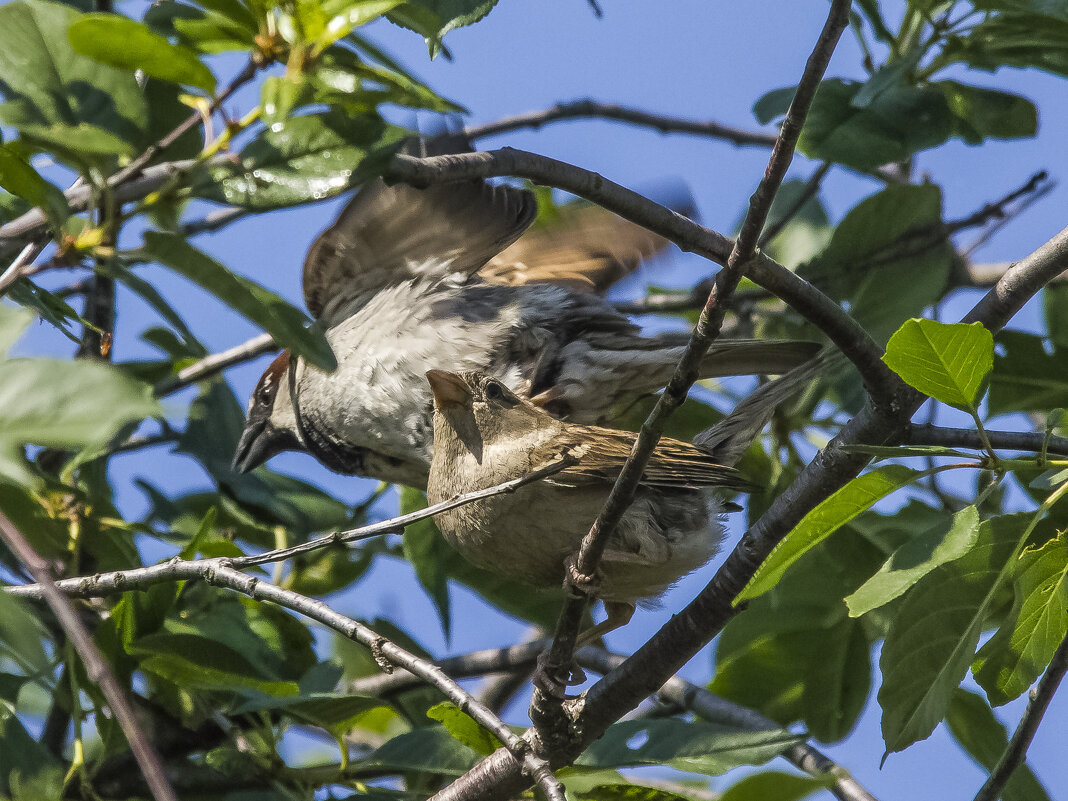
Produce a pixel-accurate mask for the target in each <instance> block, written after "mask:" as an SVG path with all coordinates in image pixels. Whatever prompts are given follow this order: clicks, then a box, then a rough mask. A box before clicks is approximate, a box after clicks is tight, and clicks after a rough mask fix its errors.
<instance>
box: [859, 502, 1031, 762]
mask: <svg viewBox="0 0 1068 801" xmlns="http://www.w3.org/2000/svg"><path fill="white" fill-rule="evenodd" d="M1030 517H1031V516H1030V515H1002V516H1001V517H995V518H991V519H990V520H986V521H984V522H983V523H982V524H981V525H980V527H979V540H978V542H977V544H976V545H975V547H974V548H972V550H971V551H969V552H968V553H967V554H965V555H964V556H962V557H961V558H960V559H957V560H956V561H954V562H949V563H947V564H944V565H940V566H938V567H936V568H935V569H934V570H932V571H931V572H930V573H929V574H928V575H927V576H926V577H925V578H924V579H923V580H922V581H921V582H919V583H918V584H917V585H916V586H915V587H913V588H912V590H911V592H909V594H908V595H906V596H905V600H904V602H903V603H902V604H901V606H900V607H899V608H898V610H897V614H896V615H895V616H894V618H893V620H892V622H891V624H890V630H889V631H888V632H887V635H886V643H885V645H884V646H883V651H882V658H881V660H880V667H881V669H882V673H883V685H882V687H881V688H880V690H879V704H880V705H881V706H882V708H883V720H882V729H883V740H884V741H885V743H886V753H887V754H889V753H891V752H893V751H901V750H903V749H905V748H907V747H908V746H909V745H911V744H912V743H914V742H916V741H917V740H922V739H925V738H926V737H928V736H929V735H930V734H931V732H932V731H934V728H935V726H937V725H938V722H939V721H941V720H942V718H943V717H944V716H945V714H946V710H947V709H948V707H949V702H950V699H951V698H952V697H953V693H954V691H955V690H956V689H957V686H958V685H959V684H960V683H961V680H962V679H963V678H964V676H965V674H966V673H967V672H968V666H969V665H970V664H971V662H972V658H973V656H974V655H975V647H976V645H978V643H979V635H980V633H981V632H982V629H983V623H984V621H985V620H986V616H987V613H988V612H989V611H990V609H991V605H992V604H993V601H994V597H995V594H996V592H997V591H998V589H999V588H1000V587H1001V586H1002V585H1003V584H1004V581H1005V578H1006V576H1007V574H1008V572H1009V571H1010V570H1011V567H1012V565H1011V561H1012V560H1013V558H1014V554H1015V553H1016V552H1018V549H1019V548H1021V547H1022V545H1023V542H1024V541H1025V540H1026V538H1027V536H1028V535H1029V534H1030V532H1031V531H1032V530H1033V528H1034V525H1035V524H1036V523H1037V519H1038V518H1037V517H1035V518H1033V519H1032V520H1031V522H1030V524H1028V522H1027V521H1028V519H1029V518H1030ZM884 758H885V757H884Z"/></svg>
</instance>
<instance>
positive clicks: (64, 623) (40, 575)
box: [0, 512, 177, 801]
mask: <svg viewBox="0 0 1068 801" xmlns="http://www.w3.org/2000/svg"><path fill="white" fill-rule="evenodd" d="M0 539H3V541H4V543H5V544H6V545H7V547H8V548H9V549H10V550H11V552H12V553H13V554H15V556H16V557H17V558H18V560H19V561H20V562H21V563H22V564H23V565H24V566H25V567H26V569H27V570H28V571H29V572H30V575H31V576H33V578H34V580H35V581H36V582H37V586H38V587H39V588H40V595H39V596H38V597H40V598H43V599H44V601H45V603H47V604H48V606H49V608H51V610H52V612H53V614H55V616H56V620H58V621H59V625H60V626H61V627H62V629H63V631H64V633H65V634H66V636H67V638H68V639H69V640H70V642H71V643H72V644H73V645H74V649H75V650H76V651H77V652H78V656H80V657H81V659H82V662H83V663H84V665H85V672H86V674H87V675H88V676H89V679H90V681H92V682H93V683H94V684H96V685H97V686H98V687H99V688H100V691H101V692H102V693H103V694H104V697H105V698H106V699H107V702H108V705H109V706H110V707H111V711H112V713H113V714H114V715H115V719H116V721H117V722H118V724H119V727H120V728H121V729H122V732H123V734H124V735H125V736H126V740H127V742H128V743H129V744H130V750H131V751H132V752H133V755H134V757H135V758H136V759H137V764H138V766H139V767H140V768H141V773H142V774H143V775H144V777H145V781H146V782H148V786H149V789H150V790H151V792H152V796H153V797H154V798H155V799H156V801H177V796H176V795H175V793H174V790H173V789H171V786H170V784H168V782H167V779H166V775H165V773H164V771H163V764H162V762H161V761H160V758H159V755H158V754H156V752H155V751H154V750H153V748H152V745H151V744H150V743H149V741H148V738H147V737H146V736H145V733H144V732H143V731H142V730H141V726H140V724H139V723H138V722H137V718H136V716H135V715H134V711H133V708H132V707H131V706H130V703H129V701H127V699H126V695H125V693H124V692H123V690H122V687H121V686H119V683H118V681H116V679H115V676H114V674H113V673H112V672H111V669H110V668H109V667H108V663H107V661H106V660H105V659H104V656H103V654H101V653H100V651H99V650H98V649H97V647H96V644H95V643H94V642H93V638H92V637H91V636H90V635H89V632H88V631H86V629H85V626H83V625H82V622H81V620H80V619H79V618H78V615H77V613H76V612H75V611H74V608H73V607H72V606H71V604H70V601H69V600H68V599H67V598H66V597H64V596H63V594H62V593H61V592H60V590H59V589H58V587H57V586H56V583H55V582H54V581H53V580H52V577H51V576H50V575H49V572H48V563H47V562H45V560H44V559H43V558H41V555H40V554H38V553H37V551H35V550H34V548H33V546H32V545H30V543H29V542H28V541H27V540H26V538H25V537H24V536H23V535H22V532H20V531H19V530H18V528H17V527H16V526H15V524H14V523H12V522H11V521H10V520H9V519H8V518H7V516H6V515H5V514H4V513H3V512H0Z"/></svg>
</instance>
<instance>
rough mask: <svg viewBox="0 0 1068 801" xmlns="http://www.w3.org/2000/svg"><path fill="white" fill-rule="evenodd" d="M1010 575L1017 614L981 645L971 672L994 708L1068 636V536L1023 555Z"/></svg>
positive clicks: (1028, 680) (1019, 689)
mask: <svg viewBox="0 0 1068 801" xmlns="http://www.w3.org/2000/svg"><path fill="white" fill-rule="evenodd" d="M1014 570H1015V594H1016V599H1017V603H1018V605H1019V614H1018V615H1017V616H1016V617H1015V620H1012V619H1010V620H1008V621H1006V623H1005V624H1004V625H1003V626H1002V628H1001V629H1000V630H999V631H998V633H997V634H996V635H995V636H994V637H992V638H991V639H990V640H989V641H987V643H986V645H984V646H983V648H982V649H981V650H980V651H979V655H978V657H977V658H976V660H975V664H974V665H973V666H972V670H973V672H974V673H975V680H976V681H977V682H979V685H980V686H981V687H982V688H983V689H984V690H986V695H987V698H989V699H990V703H991V704H992V705H994V706H1001V705H1002V704H1006V703H1008V702H1009V701H1011V700H1012V699H1014V698H1017V697H1019V696H1020V695H1022V694H1023V693H1024V692H1026V691H1027V689H1028V688H1029V687H1030V686H1031V685H1032V684H1034V682H1035V680H1036V679H1038V677H1039V676H1041V675H1042V673H1043V672H1044V671H1045V669H1046V666H1047V665H1049V663H1050V660H1051V659H1052V658H1053V654H1054V652H1055V651H1056V650H1057V647H1058V646H1059V645H1060V644H1061V641H1062V640H1064V638H1065V636H1066V635H1068V532H1063V531H1062V532H1060V534H1059V535H1058V536H1057V538H1056V539H1053V540H1050V541H1049V542H1047V543H1046V544H1045V545H1043V546H1042V547H1041V548H1038V549H1033V550H1032V549H1029V550H1026V551H1024V552H1023V554H1021V556H1020V559H1019V561H1018V562H1017V563H1016V565H1015V567H1014Z"/></svg>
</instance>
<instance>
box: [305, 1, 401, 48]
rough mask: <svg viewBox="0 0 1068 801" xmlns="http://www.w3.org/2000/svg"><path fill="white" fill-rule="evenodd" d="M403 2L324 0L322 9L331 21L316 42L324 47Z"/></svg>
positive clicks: (318, 35) (320, 46) (317, 36)
mask: <svg viewBox="0 0 1068 801" xmlns="http://www.w3.org/2000/svg"><path fill="white" fill-rule="evenodd" d="M402 2H404V0H324V2H323V4H322V11H323V14H324V16H326V17H327V18H328V20H329V21H328V22H327V23H326V25H325V27H324V30H323V31H322V32H321V33H319V34H317V35H316V37H315V39H316V44H317V45H318V47H319V49H322V48H324V47H326V46H327V45H329V44H332V43H333V42H336V41H337V40H338V39H341V38H343V37H345V36H348V35H349V33H351V32H352V30H353V29H354V28H359V27H362V26H363V25H366V24H367V23H368V22H372V21H374V20H376V19H378V18H379V17H381V16H382V15H383V14H385V13H387V12H389V11H392V10H393V9H394V8H396V7H397V6H399V5H400V4H401V3H402ZM298 8H299V7H298Z"/></svg>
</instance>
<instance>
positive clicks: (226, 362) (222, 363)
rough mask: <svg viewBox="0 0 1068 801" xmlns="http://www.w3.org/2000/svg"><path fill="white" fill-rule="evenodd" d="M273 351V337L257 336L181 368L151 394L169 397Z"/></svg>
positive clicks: (274, 345)
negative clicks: (229, 368)
mask: <svg viewBox="0 0 1068 801" xmlns="http://www.w3.org/2000/svg"><path fill="white" fill-rule="evenodd" d="M273 350H278V346H277V345H276V344H275V342H274V337H272V336H271V335H270V334H259V335H258V336H254V337H253V338H252V339H250V340H248V341H246V342H242V343H241V344H240V345H235V346H234V347H232V348H229V349H228V350H224V351H222V352H221V353H213V354H211V355H210V356H205V357H204V358H203V359H201V360H200V361H198V362H195V363H193V364H191V365H189V366H188V367H184V368H182V369H181V370H179V371H178V372H177V374H175V375H174V376H172V377H171V378H166V379H164V380H163V381H160V382H159V383H158V384H156V386H155V387H154V388H153V392H154V393H155V395H156V397H157V398H162V397H163V396H164V395H170V394H171V393H173V392H177V391H178V390H180V389H183V388H184V387H187V386H189V385H190V384H195V383H196V382H197V381H203V380H204V379H205V378H209V377H211V376H213V375H215V374H216V373H219V372H222V371H223V370H225V369H226V368H227V367H233V366H234V365H235V364H242V363H244V362H247V361H251V360H252V359H255V358H256V357H257V356H260V355H262V354H264V353H270V352H271V351H273Z"/></svg>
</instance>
